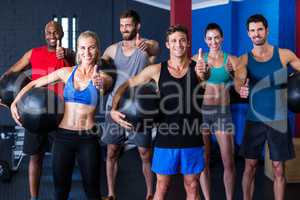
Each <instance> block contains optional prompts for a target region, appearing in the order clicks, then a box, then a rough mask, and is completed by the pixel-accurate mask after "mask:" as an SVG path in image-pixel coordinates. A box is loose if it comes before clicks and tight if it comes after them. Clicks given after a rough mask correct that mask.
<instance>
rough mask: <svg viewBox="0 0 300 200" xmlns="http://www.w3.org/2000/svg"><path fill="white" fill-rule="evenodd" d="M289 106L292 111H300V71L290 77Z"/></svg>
mask: <svg viewBox="0 0 300 200" xmlns="http://www.w3.org/2000/svg"><path fill="white" fill-rule="evenodd" d="M288 107H289V110H290V111H292V112H295V113H299V112H300V73H294V74H293V75H291V76H289V78H288Z"/></svg>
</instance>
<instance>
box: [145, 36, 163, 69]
mask: <svg viewBox="0 0 300 200" xmlns="http://www.w3.org/2000/svg"><path fill="white" fill-rule="evenodd" d="M145 42H146V43H147V45H148V48H147V50H146V51H147V53H148V55H149V62H150V64H154V63H155V60H156V57H157V55H158V54H159V52H160V48H159V43H158V42H157V41H155V40H146V41H145Z"/></svg>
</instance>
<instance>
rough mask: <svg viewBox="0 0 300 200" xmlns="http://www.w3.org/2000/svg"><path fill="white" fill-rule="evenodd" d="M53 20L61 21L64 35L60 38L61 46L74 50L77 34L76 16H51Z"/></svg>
mask: <svg viewBox="0 0 300 200" xmlns="http://www.w3.org/2000/svg"><path fill="white" fill-rule="evenodd" d="M53 20H54V21H57V22H59V23H61V25H62V28H63V31H64V37H63V38H62V42H61V43H62V46H63V47H65V48H71V49H73V50H74V51H75V50H76V36H77V17H76V16H73V17H57V16H54V17H53Z"/></svg>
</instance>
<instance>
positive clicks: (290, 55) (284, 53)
mask: <svg viewBox="0 0 300 200" xmlns="http://www.w3.org/2000/svg"><path fill="white" fill-rule="evenodd" d="M279 52H280V57H281V60H282V62H283V65H284V66H287V65H288V64H290V65H291V66H292V68H293V69H295V70H297V71H300V59H299V58H298V57H297V56H296V55H295V53H294V52H292V51H291V50H289V49H279Z"/></svg>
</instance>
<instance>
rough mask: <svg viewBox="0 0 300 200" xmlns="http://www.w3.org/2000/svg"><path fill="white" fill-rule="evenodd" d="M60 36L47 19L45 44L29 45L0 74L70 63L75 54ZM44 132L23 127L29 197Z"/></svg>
mask: <svg viewBox="0 0 300 200" xmlns="http://www.w3.org/2000/svg"><path fill="white" fill-rule="evenodd" d="M62 37H63V29H62V27H61V25H60V24H59V23H57V22H55V21H50V22H48V23H47V24H46V26H45V40H46V45H44V46H41V47H37V48H33V49H30V50H29V51H27V52H26V53H25V54H24V55H23V57H22V58H20V59H19V60H18V61H17V62H16V63H15V64H14V65H12V66H11V67H10V68H9V69H8V70H7V71H6V72H5V73H4V74H3V75H2V76H1V78H3V77H4V76H7V75H9V74H11V73H13V72H19V71H22V70H24V69H25V68H26V67H27V66H28V65H29V64H30V65H31V69H32V79H33V80H35V79H38V78H39V77H41V76H45V75H47V74H48V73H51V72H53V71H55V70H56V69H58V68H61V67H65V66H71V65H74V62H75V56H74V55H75V54H74V53H73V51H72V50H69V49H65V48H63V47H61V46H60V44H61V39H62ZM62 88H63V85H60V84H55V85H52V86H50V87H49V89H51V90H54V91H55V92H56V93H57V94H58V95H61V94H62ZM48 135H49V134H48V133H35V134H33V133H30V132H29V131H27V130H25V137H24V147H23V152H24V153H25V154H27V155H29V156H30V160H29V168H28V173H29V189H30V196H31V200H36V199H38V194H39V185H40V177H41V173H42V163H43V157H44V154H45V152H46V151H47V150H49V149H50V148H49V146H50V145H49V141H48Z"/></svg>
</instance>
